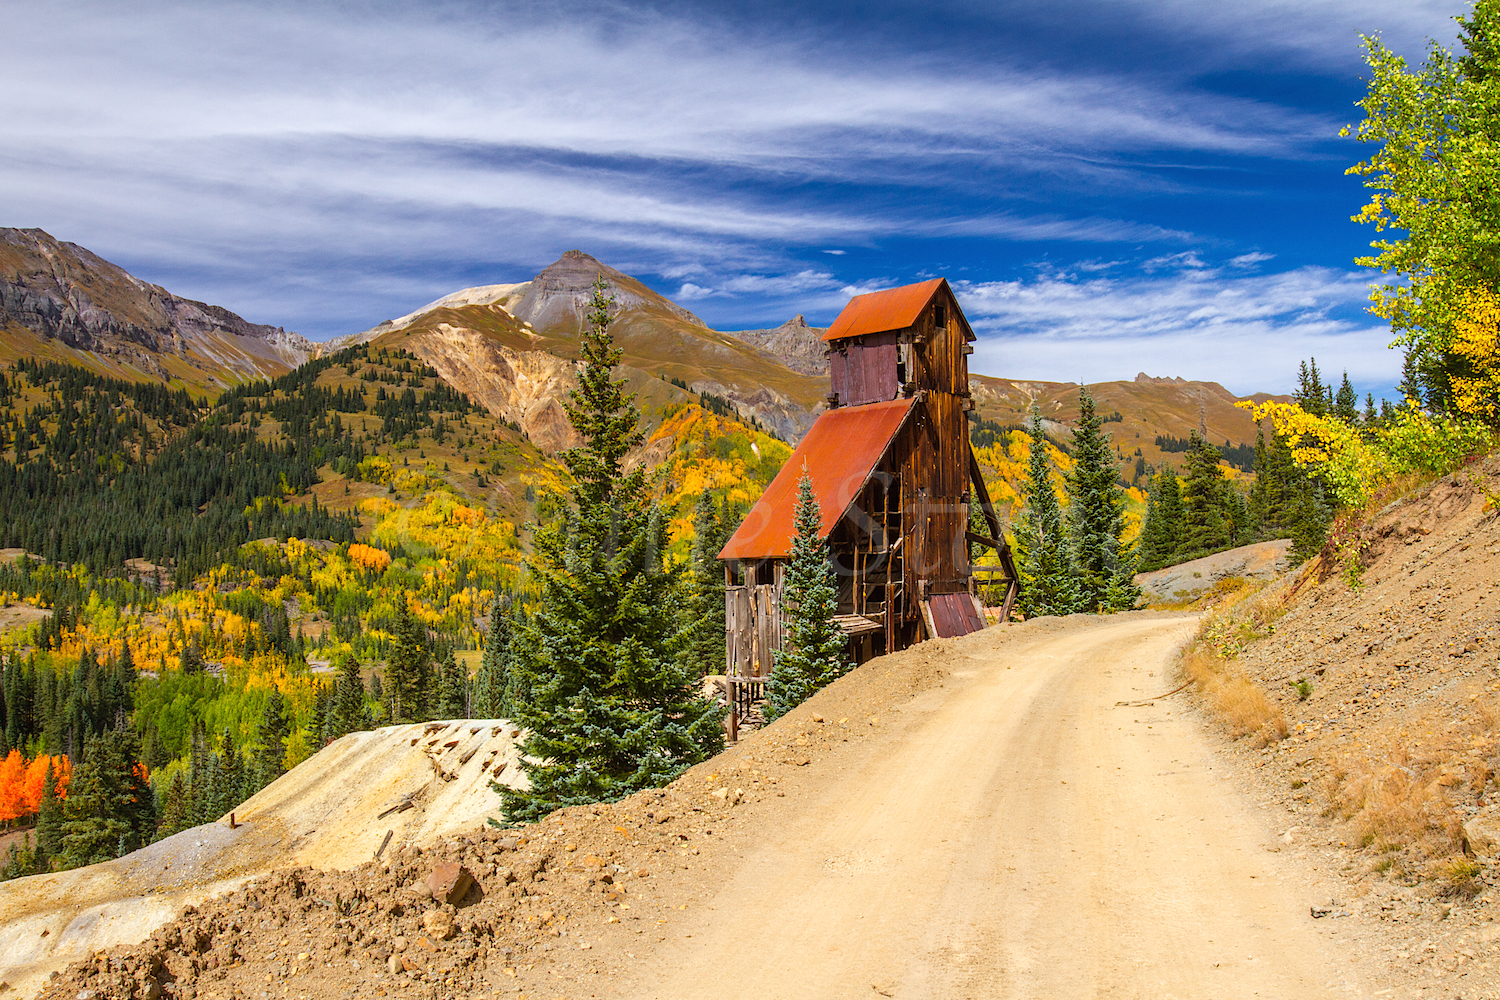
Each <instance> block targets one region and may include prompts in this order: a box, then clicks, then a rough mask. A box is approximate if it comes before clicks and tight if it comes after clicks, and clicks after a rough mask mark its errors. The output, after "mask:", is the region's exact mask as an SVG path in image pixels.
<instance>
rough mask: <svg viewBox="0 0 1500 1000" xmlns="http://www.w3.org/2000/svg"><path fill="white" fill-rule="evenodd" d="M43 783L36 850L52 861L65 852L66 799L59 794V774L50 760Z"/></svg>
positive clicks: (38, 813) (37, 819)
mask: <svg viewBox="0 0 1500 1000" xmlns="http://www.w3.org/2000/svg"><path fill="white" fill-rule="evenodd" d="M43 782H44V784H43V785H42V801H41V805H40V807H39V808H38V810H37V814H36V849H37V853H38V854H39V855H41V856H43V857H46V858H48V859H51V858H55V857H58V856H59V855H61V854H62V852H63V802H64V799H63V797H62V796H61V795H58V794H57V773H56V771H55V770H54V769H53V766H52V761H50V760H49V761H48V762H47V774H46V776H45V777H44V778H43Z"/></svg>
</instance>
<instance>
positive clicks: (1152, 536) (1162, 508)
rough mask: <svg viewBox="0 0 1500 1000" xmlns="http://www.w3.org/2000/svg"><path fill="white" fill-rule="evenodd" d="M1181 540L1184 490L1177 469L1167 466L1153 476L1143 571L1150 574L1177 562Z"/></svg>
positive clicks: (1143, 531) (1142, 549)
mask: <svg viewBox="0 0 1500 1000" xmlns="http://www.w3.org/2000/svg"><path fill="white" fill-rule="evenodd" d="M1181 541H1182V487H1181V485H1180V484H1179V483H1178V482H1177V470H1176V469H1173V468H1172V467H1171V466H1170V465H1166V466H1163V467H1162V468H1160V469H1158V470H1157V472H1156V475H1154V476H1152V477H1151V493H1150V498H1149V500H1148V501H1147V504H1146V520H1145V523H1144V524H1142V525H1141V546H1140V568H1141V570H1142V572H1147V573H1149V572H1150V571H1152V570H1156V569H1161V568H1162V567H1164V566H1171V565H1172V564H1173V563H1175V562H1177V550H1178V546H1179V545H1180V544H1181Z"/></svg>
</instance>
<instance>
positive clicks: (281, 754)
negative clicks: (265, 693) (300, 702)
mask: <svg viewBox="0 0 1500 1000" xmlns="http://www.w3.org/2000/svg"><path fill="white" fill-rule="evenodd" d="M288 731H289V730H288V727H287V720H286V699H285V698H283V697H282V695H281V692H280V691H272V692H271V697H269V698H267V699H266V707H265V711H263V712H262V713H261V716H260V726H259V728H258V729H257V730H256V741H257V742H258V743H259V744H260V745H259V747H257V748H256V752H255V770H256V785H257V787H265V786H266V785H269V784H270V783H271V782H273V781H275V780H276V779H277V778H279V777H281V776H282V775H283V774H285V773H286V738H287V734H288Z"/></svg>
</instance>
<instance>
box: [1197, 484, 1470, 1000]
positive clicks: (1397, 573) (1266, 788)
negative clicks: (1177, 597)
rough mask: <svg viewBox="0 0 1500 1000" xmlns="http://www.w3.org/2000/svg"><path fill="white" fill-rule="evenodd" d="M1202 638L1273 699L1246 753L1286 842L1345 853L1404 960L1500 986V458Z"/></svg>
mask: <svg viewBox="0 0 1500 1000" xmlns="http://www.w3.org/2000/svg"><path fill="white" fill-rule="evenodd" d="M1203 645H1204V649H1205V653H1207V654H1208V655H1211V656H1213V657H1214V658H1215V659H1218V658H1219V656H1220V655H1222V656H1223V657H1225V659H1223V660H1222V661H1221V662H1223V663H1224V664H1226V666H1227V669H1228V670H1229V671H1231V672H1235V673H1238V674H1240V675H1242V676H1243V677H1244V678H1246V679H1248V680H1249V681H1250V682H1251V683H1252V684H1253V685H1254V686H1255V687H1256V688H1257V689H1258V692H1263V693H1264V695H1265V701H1266V702H1267V704H1266V705H1265V706H1264V709H1263V713H1269V716H1271V717H1272V718H1270V721H1268V722H1266V723H1265V724H1264V725H1259V722H1257V721H1256V720H1251V721H1250V722H1249V723H1244V722H1240V721H1236V722H1235V726H1236V728H1237V729H1239V730H1240V731H1241V732H1245V733H1250V734H1251V735H1253V736H1254V737H1256V738H1253V739H1246V740H1242V741H1240V742H1239V743H1237V744H1236V749H1235V752H1236V754H1237V755H1239V756H1240V757H1241V758H1242V759H1243V760H1244V761H1245V763H1246V764H1247V765H1248V766H1249V768H1250V769H1251V773H1252V774H1253V775H1255V779H1256V784H1257V786H1258V789H1259V794H1260V795H1261V797H1262V798H1263V799H1264V800H1265V802H1266V803H1267V804H1268V805H1269V806H1271V807H1272V808H1273V809H1278V810H1283V813H1282V815H1283V821H1284V822H1285V824H1286V830H1285V833H1284V840H1285V843H1286V844H1287V845H1288V849H1291V850H1300V849H1302V847H1303V845H1312V847H1313V849H1314V850H1316V847H1317V845H1320V844H1322V845H1327V846H1328V847H1329V848H1331V850H1332V854H1331V855H1330V857H1331V858H1332V859H1334V863H1336V864H1338V865H1339V866H1341V867H1342V868H1343V869H1344V870H1345V872H1346V875H1347V877H1348V878H1349V879H1350V880H1351V889H1350V890H1349V891H1350V893H1351V901H1352V902H1353V903H1357V904H1358V905H1359V906H1360V907H1362V908H1364V909H1367V910H1369V911H1370V912H1373V913H1376V914H1378V915H1379V918H1380V919H1381V920H1382V921H1384V922H1386V923H1388V924H1391V925H1394V926H1395V927H1397V928H1398V930H1397V931H1393V933H1395V934H1396V936H1395V937H1393V941H1396V942H1404V943H1398V944H1396V945H1393V949H1394V951H1395V953H1396V955H1397V958H1396V961H1397V962H1398V963H1399V964H1409V965H1412V966H1415V967H1419V968H1420V970H1421V972H1422V974H1423V975H1424V977H1425V976H1428V975H1430V976H1432V977H1433V978H1434V979H1435V980H1436V979H1441V978H1442V977H1443V976H1445V975H1450V976H1452V977H1453V979H1454V980H1456V981H1457V982H1456V983H1455V985H1454V987H1453V988H1455V989H1459V990H1462V989H1463V988H1464V986H1463V984H1464V983H1465V982H1467V983H1468V984H1470V985H1471V986H1477V985H1478V984H1480V983H1483V984H1487V986H1486V988H1492V987H1494V986H1495V985H1496V984H1497V983H1500V976H1497V975H1496V972H1495V971H1494V966H1495V965H1496V958H1495V954H1494V953H1495V948H1496V944H1495V942H1496V941H1497V940H1500V925H1497V924H1496V923H1494V919H1495V917H1496V916H1497V914H1500V888H1497V887H1500V785H1497V780H1496V775H1497V772H1500V456H1491V457H1489V458H1488V459H1486V460H1484V461H1482V462H1479V463H1476V464H1474V465H1472V466H1470V467H1468V468H1467V469H1465V470H1462V471H1460V472H1458V473H1456V474H1454V475H1450V476H1447V477H1444V478H1443V479H1441V480H1439V481H1437V482H1435V483H1432V484H1430V485H1428V486H1426V487H1425V488H1423V489H1420V490H1418V491H1416V492H1415V493H1413V494H1412V495H1410V496H1407V497H1404V498H1402V499H1400V500H1398V501H1396V502H1393V503H1391V504H1389V505H1388V506H1386V507H1385V508H1383V509H1381V510H1380V511H1379V512H1378V513H1377V514H1376V515H1375V516H1374V517H1373V518H1372V519H1371V520H1370V521H1369V523H1367V524H1365V525H1363V526H1361V527H1360V528H1359V529H1358V530H1357V532H1356V531H1351V532H1349V533H1348V535H1347V537H1346V538H1345V539H1344V540H1343V543H1342V545H1339V546H1336V547H1334V546H1331V547H1330V550H1329V551H1328V552H1327V553H1325V555H1324V556H1323V557H1322V558H1320V559H1318V560H1315V561H1313V562H1312V563H1310V564H1308V565H1307V566H1304V567H1303V568H1302V570H1301V571H1300V572H1298V573H1297V574H1294V575H1293V576H1292V577H1290V578H1288V579H1286V580H1284V581H1282V582H1281V583H1280V584H1277V585H1275V586H1273V587H1270V588H1267V590H1265V591H1263V592H1262V593H1260V594H1258V595H1256V596H1254V597H1252V598H1250V599H1248V600H1246V601H1244V602H1243V603H1242V604H1240V605H1238V606H1235V607H1233V608H1231V609H1229V610H1227V611H1224V612H1222V613H1219V614H1216V615H1211V616H1210V618H1209V619H1208V620H1207V622H1206V628H1205V641H1204V644H1203ZM1222 692H1223V689H1222V688H1221V689H1220V691H1219V692H1218V693H1219V694H1220V699H1219V700H1220V706H1219V707H1220V709H1221V711H1226V708H1227V711H1226V714H1230V715H1233V714H1234V711H1235V710H1236V708H1238V709H1240V710H1243V714H1244V715H1245V716H1246V717H1247V718H1248V717H1249V716H1253V715H1256V714H1257V712H1258V711H1262V710H1257V709H1256V708H1255V706H1253V705H1251V704H1249V701H1250V699H1248V698H1238V700H1237V695H1236V694H1235V692H1233V691H1231V692H1229V694H1228V695H1227V696H1226V695H1223V693H1222ZM1258 725H1259V728H1257V726H1258ZM1278 729H1279V730H1281V731H1284V732H1285V733H1286V738H1285V739H1277V738H1276V736H1277V735H1278V733H1277V730H1278ZM1434 922H1436V923H1434ZM1403 934H1404V935H1405V937H1404V938H1403V937H1402V935H1403ZM1484 995H1488V994H1484Z"/></svg>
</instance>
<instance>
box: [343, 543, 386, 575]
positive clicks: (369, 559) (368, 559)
mask: <svg viewBox="0 0 1500 1000" xmlns="http://www.w3.org/2000/svg"><path fill="white" fill-rule="evenodd" d="M349 560H350V561H351V562H353V563H354V564H355V565H357V566H360V567H361V568H363V569H372V570H374V571H375V572H377V573H383V572H385V568H386V567H387V566H389V565H390V564H391V554H390V553H389V552H387V551H385V550H384V549H377V548H375V547H374V546H371V545H365V544H362V543H360V542H355V543H354V544H353V545H351V546H349Z"/></svg>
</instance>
